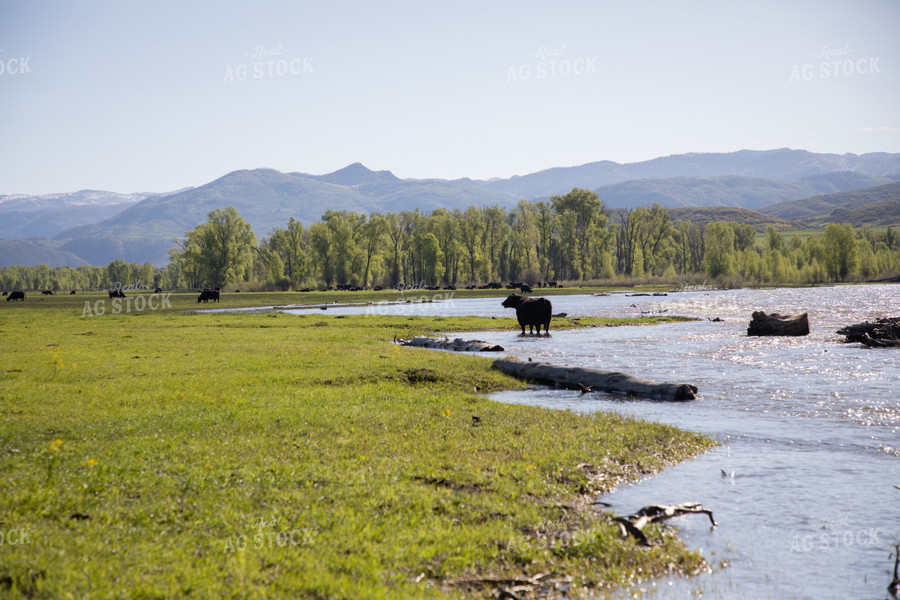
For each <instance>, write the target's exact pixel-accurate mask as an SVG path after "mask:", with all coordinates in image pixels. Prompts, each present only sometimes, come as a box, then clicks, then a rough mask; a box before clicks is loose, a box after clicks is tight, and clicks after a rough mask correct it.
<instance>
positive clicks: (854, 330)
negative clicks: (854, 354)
mask: <svg viewBox="0 0 900 600" xmlns="http://www.w3.org/2000/svg"><path fill="white" fill-rule="evenodd" d="M837 333H838V334H839V335H843V336H845V340H844V341H845V342H859V343H861V344H863V345H865V346H868V347H869V348H898V347H900V317H892V318H889V319H877V320H876V321H875V322H874V323H869V322H868V321H866V322H865V323H857V324H856V325H848V326H847V327H844V328H842V329H838V331H837Z"/></svg>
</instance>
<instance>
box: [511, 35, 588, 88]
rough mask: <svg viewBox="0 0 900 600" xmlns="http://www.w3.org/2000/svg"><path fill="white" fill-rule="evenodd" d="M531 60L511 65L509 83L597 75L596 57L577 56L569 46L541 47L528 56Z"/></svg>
mask: <svg viewBox="0 0 900 600" xmlns="http://www.w3.org/2000/svg"><path fill="white" fill-rule="evenodd" d="M528 56H529V58H530V59H531V60H529V61H526V62H523V63H522V64H519V65H509V68H508V69H507V71H506V81H507V83H511V82H519V81H528V80H529V79H556V78H563V77H572V76H584V75H594V74H596V73H597V57H596V56H577V55H575V54H574V51H573V50H572V49H571V48H569V47H568V46H567V45H565V44H563V45H561V46H556V47H553V48H550V47H547V46H541V47H540V48H538V49H537V50H536V51H535V52H531V53H529V54H528Z"/></svg>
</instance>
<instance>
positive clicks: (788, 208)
mask: <svg viewBox="0 0 900 600" xmlns="http://www.w3.org/2000/svg"><path fill="white" fill-rule="evenodd" d="M895 201H900V182H894V183H888V184H885V185H879V186H875V187H871V188H866V189H862V190H854V191H849V192H841V193H838V194H826V195H822V196H815V197H811V198H803V199H801V200H794V201H791V202H781V203H778V204H773V205H770V206H765V207H762V208H760V212H763V213H765V214H767V215H772V216H775V217H778V218H780V219H789V220H805V221H809V220H814V219H818V220H825V218H827V217H828V216H829V215H831V214H832V213H833V212H834V211H835V210H844V211H854V210H858V209H862V208H863V207H865V206H867V205H872V204H880V203H888V204H887V205H886V206H890V203H891V202H895ZM895 223H896V221H895Z"/></svg>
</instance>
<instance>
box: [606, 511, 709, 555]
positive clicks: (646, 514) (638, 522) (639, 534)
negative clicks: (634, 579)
mask: <svg viewBox="0 0 900 600" xmlns="http://www.w3.org/2000/svg"><path fill="white" fill-rule="evenodd" d="M698 513H699V514H704V515H706V516H708V517H709V521H710V523H712V526H713V527H715V526H716V520H715V519H714V518H713V514H712V511H711V510H709V509H708V508H703V505H701V504H697V503H695V502H685V503H684V504H651V505H649V506H645V507H644V508H642V509H641V510H639V511H637V512H636V513H634V514H633V515H630V516H628V517H616V518H615V519H614V521H615V522H616V523H618V524H619V527H620V528H621V529H622V535H623V536H628V535H633V536H634V537H635V538H637V540H638V542H640V543H641V544H643V545H644V546H649V545H650V542H649V541H647V536H646V535H644V531H643V529H644V527H646V526H647V524H648V523H659V522H662V521H668V520H669V519H671V518H673V517H680V516H682V515H691V514H698Z"/></svg>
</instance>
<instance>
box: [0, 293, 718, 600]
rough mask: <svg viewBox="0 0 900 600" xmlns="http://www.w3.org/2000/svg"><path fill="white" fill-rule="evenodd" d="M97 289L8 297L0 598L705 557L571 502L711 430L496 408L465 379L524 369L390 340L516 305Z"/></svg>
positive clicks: (0, 457) (578, 584) (296, 585)
mask: <svg viewBox="0 0 900 600" xmlns="http://www.w3.org/2000/svg"><path fill="white" fill-rule="evenodd" d="M335 294H341V293H335ZM145 295H146V294H145ZM235 296H236V295H229V296H228V299H227V305H228V306H234V305H235V304H237V301H236V300H233V298H235ZM292 296H293V295H291V294H268V295H266V294H255V295H251V294H246V295H241V301H240V302H241V303H243V305H253V304H254V303H256V304H259V305H271V304H289V303H293V302H294V301H295V299H293V298H292ZM345 296H346V293H344V295H343V296H335V295H332V296H329V297H323V298H308V299H309V300H311V301H313V302H328V301H334V300H335V298H339V299H341V298H343V297H345ZM103 300H104V298H103V296H100V295H93V296H87V297H85V296H82V295H79V296H53V297H46V298H43V299H42V298H41V297H39V296H38V297H36V296H33V295H31V294H29V296H28V298H27V300H26V302H24V303H21V302H19V303H11V302H3V303H2V305H0V356H2V363H0V364H2V367H0V481H2V484H0V534H2V535H3V540H2V541H3V543H2V544H0V593H3V594H5V595H8V596H12V597H33V598H86V597H93V598H108V597H112V598H184V597H197V598H207V597H214V596H215V597H236V598H263V597H297V598H442V597H447V598H450V597H460V596H462V597H489V596H490V594H491V593H493V592H494V591H495V588H496V587H497V586H498V585H501V584H502V583H503V581H504V580H507V579H515V578H523V577H532V576H534V575H537V574H539V573H548V574H549V575H548V576H547V577H546V580H548V581H562V580H568V581H569V582H570V584H571V586H572V588H571V589H570V591H569V593H570V595H571V594H573V593H575V592H583V591H585V590H593V589H597V588H606V587H609V586H613V585H620V584H623V583H627V582H634V581H636V580H640V579H645V578H649V577H652V576H654V575H660V574H663V573H670V572H678V573H694V572H697V571H699V570H702V569H704V568H705V562H704V560H703V558H702V557H701V556H700V555H699V554H697V553H694V552H691V551H689V550H686V549H685V548H684V547H683V546H682V544H681V543H680V541H679V540H678V539H677V537H675V536H674V535H672V534H671V533H670V532H669V531H667V530H663V529H661V528H656V529H651V530H650V531H651V538H652V539H653V541H654V544H653V546H652V547H650V548H646V547H642V546H638V545H636V544H635V542H634V541H633V539H630V538H628V539H622V538H621V537H620V534H619V531H618V528H617V527H616V526H615V525H614V524H612V523H611V522H610V519H611V516H610V515H609V514H606V513H603V512H600V511H598V510H596V509H594V508H592V507H591V506H590V505H589V504H588V503H587V502H586V499H587V494H589V493H590V492H595V491H603V490H609V489H611V488H612V487H614V486H615V485H617V484H618V483H620V482H622V481H626V480H632V479H635V478H638V477H641V476H643V475H645V474H646V473H650V472H655V471H657V470H659V469H661V468H663V467H664V466H666V465H668V464H671V463H673V462H676V461H679V460H683V459H685V458H687V457H690V456H692V455H695V454H696V453H698V452H702V451H703V450H704V449H705V448H707V447H708V446H709V444H710V443H711V442H710V441H709V440H707V439H705V438H702V437H701V436H699V435H695V434H692V433H687V432H682V431H679V430H676V429H674V428H671V427H666V426H662V425H657V424H648V423H642V422H638V421H632V420H628V419H624V418H620V417H617V416H609V415H602V414H600V415H582V414H576V413H571V412H565V411H554V410H546V409H539V408H533V407H525V406H517V405H507V404H501V403H496V402H493V401H490V400H487V399H486V398H485V397H484V396H482V395H481V394H483V393H486V392H490V391H492V390H499V389H504V388H515V387H518V386H521V383H520V382H518V381H516V380H513V379H510V378H508V377H506V376H504V375H502V374H501V373H499V372H496V371H493V370H492V369H491V368H490V360H489V359H486V358H483V357H479V356H469V355H452V354H449V353H441V352H434V351H428V350H420V349H413V348H404V347H399V346H397V345H395V344H394V343H393V339H394V338H395V337H398V338H399V337H408V336H412V335H416V334H431V333H433V332H436V331H453V330H458V331H462V330H465V331H472V330H479V329H488V328H494V329H496V328H498V327H509V328H510V329H513V328H514V327H515V325H514V323H513V320H512V319H498V320H491V319H483V318H449V317H445V318H425V317H411V316H410V317H384V316H380V317H377V318H376V317H365V316H359V317H340V316H329V315H327V313H326V312H324V311H323V312H322V313H318V312H317V313H315V314H309V315H303V316H296V315H285V314H278V313H246V314H235V313H230V314H229V313H217V314H202V313H196V312H188V311H186V310H184V309H189V308H191V309H192V308H197V303H196V294H192V295H187V294H185V295H173V296H172V297H171V298H169V302H168V304H170V305H171V306H170V307H169V306H166V307H165V308H163V307H162V306H161V305H160V303H157V305H158V306H159V308H158V309H156V310H151V309H149V308H146V304H145V305H144V306H145V309H144V310H141V311H138V310H137V309H136V307H137V304H133V305H132V309H131V311H130V312H126V311H124V310H122V311H120V312H119V313H118V314H113V312H112V305H111V301H109V299H108V298H106V299H105V302H103V305H104V306H105V308H106V310H105V311H104V313H103V314H102V315H100V314H96V310H95V308H96V307H97V306H98V302H99V301H103ZM284 300H287V301H286V302H285V301H284ZM86 302H88V303H89V304H90V306H91V308H92V310H91V311H90V314H92V315H93V316H86V312H85V303H86ZM554 322H555V321H554ZM563 324H564V323H560V325H563ZM594 324H601V323H599V322H598V323H594ZM476 389H477V391H478V393H476ZM476 416H477V417H479V419H480V421H479V422H478V423H477V424H475V423H474V419H473V417H476ZM647 500H648V503H651V502H653V501H654V500H655V499H652V498H648V499H647ZM547 585H548V586H551V587H552V584H547Z"/></svg>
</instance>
